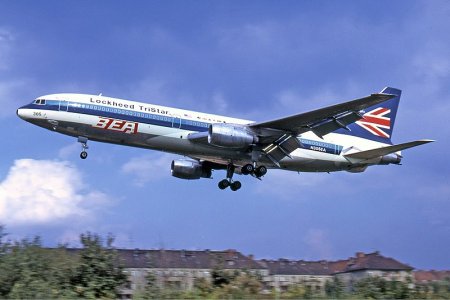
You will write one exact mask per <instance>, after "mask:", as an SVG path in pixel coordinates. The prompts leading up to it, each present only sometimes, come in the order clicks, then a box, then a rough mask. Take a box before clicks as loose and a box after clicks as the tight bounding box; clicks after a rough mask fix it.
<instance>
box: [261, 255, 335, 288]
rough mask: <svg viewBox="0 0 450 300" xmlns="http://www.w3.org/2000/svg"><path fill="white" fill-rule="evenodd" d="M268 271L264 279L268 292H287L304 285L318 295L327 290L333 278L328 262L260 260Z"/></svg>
mask: <svg viewBox="0 0 450 300" xmlns="http://www.w3.org/2000/svg"><path fill="white" fill-rule="evenodd" d="M259 262H260V263H261V264H262V265H263V266H265V267H266V268H267V270H268V275H267V276H266V277H263V281H264V287H265V289H266V290H272V289H275V290H276V291H281V292H283V291H286V290H287V289H288V288H289V286H291V285H294V284H303V285H305V286H307V287H309V288H310V289H311V290H312V291H314V292H316V293H320V292H323V291H324V290H325V284H326V282H327V281H328V280H331V279H332V278H333V276H332V273H331V272H330V269H329V262H327V261H304V260H288V259H278V260H265V259H263V260H260V261H259Z"/></svg>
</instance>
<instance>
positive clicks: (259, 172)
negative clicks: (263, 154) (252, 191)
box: [241, 164, 267, 178]
mask: <svg viewBox="0 0 450 300" xmlns="http://www.w3.org/2000/svg"><path fill="white" fill-rule="evenodd" d="M241 173H242V174H244V175H249V174H251V175H253V176H255V177H256V178H260V177H262V176H264V175H266V173H267V168H266V167H265V166H259V167H257V168H255V166H254V165H252V164H246V165H245V166H243V167H242V168H241Z"/></svg>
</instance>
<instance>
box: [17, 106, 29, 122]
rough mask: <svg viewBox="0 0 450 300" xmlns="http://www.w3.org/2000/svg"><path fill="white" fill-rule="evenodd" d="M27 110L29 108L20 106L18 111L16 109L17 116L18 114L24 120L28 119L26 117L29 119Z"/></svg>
mask: <svg viewBox="0 0 450 300" xmlns="http://www.w3.org/2000/svg"><path fill="white" fill-rule="evenodd" d="M26 110H27V109H25V108H23V107H19V108H18V109H17V111H16V114H17V116H18V117H19V118H21V119H23V120H26V119H27V113H26Z"/></svg>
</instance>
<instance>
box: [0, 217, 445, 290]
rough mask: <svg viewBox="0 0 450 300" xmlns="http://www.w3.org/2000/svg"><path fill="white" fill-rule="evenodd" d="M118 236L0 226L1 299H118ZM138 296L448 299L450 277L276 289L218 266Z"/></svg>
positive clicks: (153, 282)
mask: <svg viewBox="0 0 450 300" xmlns="http://www.w3.org/2000/svg"><path fill="white" fill-rule="evenodd" d="M113 242H114V238H113V236H111V235H108V236H107V237H106V238H102V237H100V236H99V235H98V234H95V233H90V232H87V233H83V234H80V243H81V249H79V250H78V251H76V252H75V251H71V249H70V248H67V246H66V245H60V246H58V247H57V248H52V249H49V248H45V247H43V245H42V240H41V238H40V237H39V236H36V237H34V238H25V239H21V240H11V239H8V237H7V234H6V233H5V230H4V227H3V226H1V225H0V298H8V299H36V298H40V299H42V298H60V299H74V298H87V299H94V298H95V299H98V298H106V299H117V298H120V297H121V294H120V291H121V289H123V288H124V287H126V286H127V285H129V282H128V278H127V275H126V273H125V272H124V267H123V265H122V264H121V263H120V261H119V258H118V256H117V254H116V251H115V248H114V246H113ZM134 298H137V299H180V298H181V299H361V298H365V299H411V298H417V299H450V278H449V279H447V280H444V281H442V282H435V283H432V284H422V285H421V284H415V285H414V287H411V285H410V284H409V283H405V282H397V281H387V280H385V279H383V278H380V277H371V278H365V279H362V280H360V281H358V282H356V283H354V284H353V287H352V289H350V290H349V289H347V288H346V287H345V285H344V284H343V282H342V281H340V280H339V279H338V278H334V279H333V280H330V281H328V282H327V283H326V284H325V288H324V290H321V291H317V290H316V289H312V288H311V287H310V286H309V285H308V284H307V283H306V282H305V283H298V284H295V285H291V286H289V287H288V288H287V289H286V290H283V291H276V290H267V287H266V288H264V281H263V278H261V276H260V275H258V274H254V273H251V272H248V271H246V270H240V271H237V270H236V271H230V270H224V269H221V268H219V267H218V268H215V269H214V270H212V272H211V280H207V279H204V278H199V279H196V280H195V282H194V287H193V289H191V290H188V291H184V290H180V289H179V288H177V287H174V286H170V285H163V286H161V285H160V284H157V278H156V276H155V275H154V274H153V273H148V274H147V276H146V284H145V286H144V288H143V289H142V290H139V291H136V293H135V294H134Z"/></svg>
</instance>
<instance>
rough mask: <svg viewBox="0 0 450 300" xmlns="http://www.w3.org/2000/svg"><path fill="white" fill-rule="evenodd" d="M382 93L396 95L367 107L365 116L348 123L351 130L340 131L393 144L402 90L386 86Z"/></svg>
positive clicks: (340, 131)
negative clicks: (393, 133)
mask: <svg viewBox="0 0 450 300" xmlns="http://www.w3.org/2000/svg"><path fill="white" fill-rule="evenodd" d="M380 93H381V94H390V95H395V97H393V98H391V99H389V100H388V101H385V102H382V103H380V104H377V105H374V106H371V107H369V108H367V109H365V113H364V114H363V118H362V119H360V120H358V121H356V122H355V123H352V124H350V125H348V128H349V129H350V130H349V131H346V130H339V131H338V132H339V133H342V134H347V135H353V136H357V137H361V138H365V139H369V140H373V141H377V142H381V143H384V144H392V142H391V138H392V132H393V131H394V124H395V116H396V115H397V108H398V104H399V102H400V96H401V94H402V91H401V90H399V89H395V88H391V87H386V88H384V89H383V90H382V91H381V92H380Z"/></svg>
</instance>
